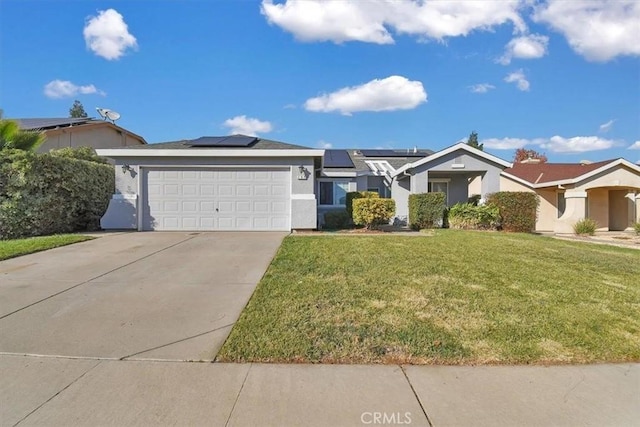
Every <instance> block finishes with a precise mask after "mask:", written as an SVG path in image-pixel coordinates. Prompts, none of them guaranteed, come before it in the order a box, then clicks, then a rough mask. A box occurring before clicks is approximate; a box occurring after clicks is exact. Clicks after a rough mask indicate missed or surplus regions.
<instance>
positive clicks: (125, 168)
mask: <svg viewBox="0 0 640 427" xmlns="http://www.w3.org/2000/svg"><path fill="white" fill-rule="evenodd" d="M127 172H133V168H132V167H131V166H129V165H128V164H126V163H125V164H124V165H122V173H127Z"/></svg>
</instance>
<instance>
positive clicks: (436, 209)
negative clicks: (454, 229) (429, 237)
mask: <svg viewBox="0 0 640 427" xmlns="http://www.w3.org/2000/svg"><path fill="white" fill-rule="evenodd" d="M446 197H447V196H446V194H444V193H420V194H411V195H409V226H410V227H411V228H412V229H414V230H421V229H423V228H435V227H440V226H441V225H442V224H444V215H445V211H446V209H447V203H446Z"/></svg>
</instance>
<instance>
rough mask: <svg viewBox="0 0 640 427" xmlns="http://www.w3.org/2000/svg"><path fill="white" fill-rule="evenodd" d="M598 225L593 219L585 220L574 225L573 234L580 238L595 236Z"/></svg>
mask: <svg viewBox="0 0 640 427" xmlns="http://www.w3.org/2000/svg"><path fill="white" fill-rule="evenodd" d="M596 228H598V223H597V222H595V221H594V220H593V219H591V218H584V219H581V220H580V221H578V222H576V223H575V224H573V232H574V233H575V234H577V235H579V236H593V235H594V234H595V233H596Z"/></svg>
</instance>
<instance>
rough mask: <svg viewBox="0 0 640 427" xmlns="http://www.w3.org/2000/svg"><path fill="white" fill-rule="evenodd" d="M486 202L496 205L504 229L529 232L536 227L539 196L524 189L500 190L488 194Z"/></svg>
mask: <svg viewBox="0 0 640 427" xmlns="http://www.w3.org/2000/svg"><path fill="white" fill-rule="evenodd" d="M487 203H488V204H492V205H495V206H497V207H498V210H499V211H500V225H501V227H502V229H503V230H505V231H515V232H521V233H531V232H532V231H534V230H535V228H536V214H537V211H538V203H539V198H538V195H537V194H535V193H530V192H525V191H500V192H497V193H493V194H490V195H489V197H488V198H487Z"/></svg>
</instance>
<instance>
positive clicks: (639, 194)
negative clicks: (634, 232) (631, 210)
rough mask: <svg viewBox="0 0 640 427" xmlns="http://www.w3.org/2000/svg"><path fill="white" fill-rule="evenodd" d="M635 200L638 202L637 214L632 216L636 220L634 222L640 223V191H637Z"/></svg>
mask: <svg viewBox="0 0 640 427" xmlns="http://www.w3.org/2000/svg"><path fill="white" fill-rule="evenodd" d="M635 200H636V203H635V205H636V214H635V216H632V218H633V219H634V222H640V191H637V192H636V194H635Z"/></svg>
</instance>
